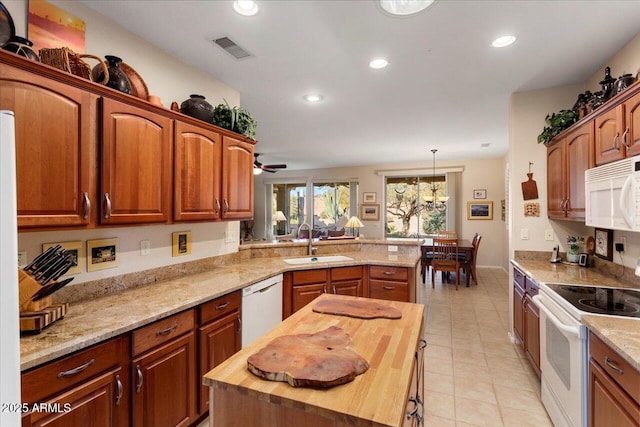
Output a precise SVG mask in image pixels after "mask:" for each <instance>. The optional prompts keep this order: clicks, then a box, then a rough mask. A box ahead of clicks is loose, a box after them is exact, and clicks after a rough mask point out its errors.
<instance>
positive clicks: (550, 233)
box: [544, 228, 553, 241]
mask: <svg viewBox="0 0 640 427" xmlns="http://www.w3.org/2000/svg"><path fill="white" fill-rule="evenodd" d="M544 240H548V241H553V230H552V229H551V228H548V229H546V230H544Z"/></svg>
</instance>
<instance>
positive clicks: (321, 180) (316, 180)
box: [262, 176, 359, 184]
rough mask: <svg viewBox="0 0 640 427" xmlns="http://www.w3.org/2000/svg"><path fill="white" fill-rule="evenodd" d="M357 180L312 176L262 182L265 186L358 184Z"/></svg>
mask: <svg viewBox="0 0 640 427" xmlns="http://www.w3.org/2000/svg"><path fill="white" fill-rule="evenodd" d="M358 181H359V179H358V178H353V177H352V178H314V177H312V176H305V177H291V178H289V177H285V178H271V179H263V180H262V182H263V183H265V184H294V183H297V182H299V183H305V184H307V183H309V182H310V183H312V184H315V183H326V182H329V183H335V182H358Z"/></svg>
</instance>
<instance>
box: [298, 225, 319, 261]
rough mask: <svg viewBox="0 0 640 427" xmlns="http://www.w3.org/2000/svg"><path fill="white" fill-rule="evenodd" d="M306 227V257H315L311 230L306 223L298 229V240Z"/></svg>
mask: <svg viewBox="0 0 640 427" xmlns="http://www.w3.org/2000/svg"><path fill="white" fill-rule="evenodd" d="M304 227H306V230H307V233H308V234H307V236H308V237H309V249H308V252H307V254H308V255H315V251H316V249H317V248H316V247H315V246H313V232H312V230H311V226H310V225H309V224H307V223H306V222H303V223H302V224H300V226H299V227H298V239H300V231H301V230H302V229H303V228H304Z"/></svg>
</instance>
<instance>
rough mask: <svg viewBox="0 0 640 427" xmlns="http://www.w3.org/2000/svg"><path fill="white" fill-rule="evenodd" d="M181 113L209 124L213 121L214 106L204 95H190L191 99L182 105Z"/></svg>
mask: <svg viewBox="0 0 640 427" xmlns="http://www.w3.org/2000/svg"><path fill="white" fill-rule="evenodd" d="M180 112H181V113H182V114H186V115H187V116H191V117H194V118H196V119H199V120H202V121H204V122H207V123H211V122H212V121H213V106H212V105H211V104H209V103H208V102H207V101H205V99H204V96H202V95H196V94H193V95H190V98H189V99H187V100H185V101H183V102H182V104H180Z"/></svg>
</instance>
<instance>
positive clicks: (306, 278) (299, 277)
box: [293, 268, 328, 285]
mask: <svg viewBox="0 0 640 427" xmlns="http://www.w3.org/2000/svg"><path fill="white" fill-rule="evenodd" d="M327 273H328V270H327V269H326V268H321V269H319V270H300V271H294V272H293V284H294V285H304V284H306V283H322V282H326V281H327V276H328V275H327Z"/></svg>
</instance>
